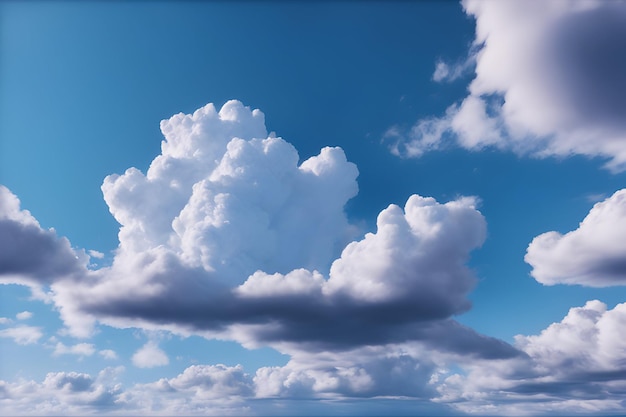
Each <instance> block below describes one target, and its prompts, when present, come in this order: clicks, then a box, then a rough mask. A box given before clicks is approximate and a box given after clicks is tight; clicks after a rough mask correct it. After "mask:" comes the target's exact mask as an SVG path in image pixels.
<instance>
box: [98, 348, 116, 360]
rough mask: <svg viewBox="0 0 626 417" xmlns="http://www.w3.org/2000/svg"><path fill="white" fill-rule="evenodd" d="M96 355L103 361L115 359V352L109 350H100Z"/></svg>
mask: <svg viewBox="0 0 626 417" xmlns="http://www.w3.org/2000/svg"><path fill="white" fill-rule="evenodd" d="M98 355H100V356H102V357H103V358H104V359H107V360H114V359H117V353H115V351H114V350H111V349H103V350H100V351H98Z"/></svg>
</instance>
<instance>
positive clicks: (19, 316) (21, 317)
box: [15, 311, 33, 320]
mask: <svg viewBox="0 0 626 417" xmlns="http://www.w3.org/2000/svg"><path fill="white" fill-rule="evenodd" d="M32 316H33V313H31V312H30V311H22V312H21V313H17V314H16V315H15V318H16V319H18V320H28V319H29V318H31V317H32Z"/></svg>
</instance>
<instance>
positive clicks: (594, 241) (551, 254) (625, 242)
mask: <svg viewBox="0 0 626 417" xmlns="http://www.w3.org/2000/svg"><path fill="white" fill-rule="evenodd" d="M624 236H626V189H624V190H619V191H617V192H616V193H615V194H613V195H612V196H611V197H609V198H608V199H606V200H605V201H602V202H600V203H597V204H596V205H594V206H593V208H592V209H591V211H589V214H588V215H587V217H585V219H584V220H583V221H582V222H581V223H580V225H579V226H578V229H576V230H574V231H571V232H569V233H566V234H565V235H562V234H560V233H558V232H554V231H553V232H547V233H543V234H541V235H539V236H537V237H535V238H534V239H533V241H532V242H531V243H530V245H529V246H528V250H527V252H526V257H525V258H524V259H525V260H526V262H528V263H529V264H530V265H532V267H533V270H532V272H531V274H532V276H533V277H534V278H535V279H536V280H537V281H539V282H541V283H542V284H546V285H554V284H578V285H585V286H590V287H607V286H611V285H626V239H624Z"/></svg>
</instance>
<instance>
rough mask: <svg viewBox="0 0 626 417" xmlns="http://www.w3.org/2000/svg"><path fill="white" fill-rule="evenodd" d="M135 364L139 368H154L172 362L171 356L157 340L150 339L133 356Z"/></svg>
mask: <svg viewBox="0 0 626 417" xmlns="http://www.w3.org/2000/svg"><path fill="white" fill-rule="evenodd" d="M132 361H133V365H135V366H136V367H138V368H154V367H157V366H165V365H167V364H169V363H170V360H169V358H168V357H167V355H166V354H165V352H164V351H163V350H161V349H160V348H159V346H158V345H157V344H156V342H153V341H150V342H148V343H146V344H145V345H143V347H142V348H141V349H139V350H138V351H137V352H135V354H134V355H133V357H132Z"/></svg>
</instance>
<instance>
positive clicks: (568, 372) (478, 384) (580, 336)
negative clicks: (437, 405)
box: [438, 300, 626, 415]
mask: <svg viewBox="0 0 626 417" xmlns="http://www.w3.org/2000/svg"><path fill="white" fill-rule="evenodd" d="M625 324H626V304H618V305H617V306H616V307H615V308H614V309H612V310H609V309H607V306H606V305H605V304H604V303H601V302H600V301H597V300H594V301H589V302H587V303H586V304H585V305H584V306H583V307H575V308H572V309H570V311H569V313H568V314H567V315H566V316H565V317H564V318H563V320H562V321H560V322H557V323H553V324H551V325H550V326H548V327H547V328H546V329H544V330H543V331H542V332H541V333H540V334H539V335H534V336H522V335H519V336H516V338H515V345H516V347H518V348H519V349H520V350H522V351H523V352H524V353H525V354H526V355H525V356H518V357H516V358H511V359H507V360H503V361H490V362H487V361H477V362H476V363H474V364H473V365H470V366H468V367H467V368H466V369H467V370H468V372H467V374H466V375H465V376H464V375H461V374H454V375H452V376H449V377H447V378H446V379H445V380H444V382H443V383H442V384H441V385H440V386H439V387H438V390H439V392H440V394H441V396H440V397H439V399H438V401H441V402H444V403H449V404H450V405H452V406H453V407H455V408H458V409H459V410H461V411H464V412H471V413H475V414H490V415H503V414H511V415H536V414H570V415H571V414H584V413H593V412H595V413H603V414H607V413H608V414H614V413H618V414H619V413H622V412H623V393H624V389H625V388H626V361H625V360H624V355H623V352H624V349H626V343H625V342H624V340H623V338H622V337H621V336H620V335H621V334H622V333H623V329H624V325H625Z"/></svg>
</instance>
